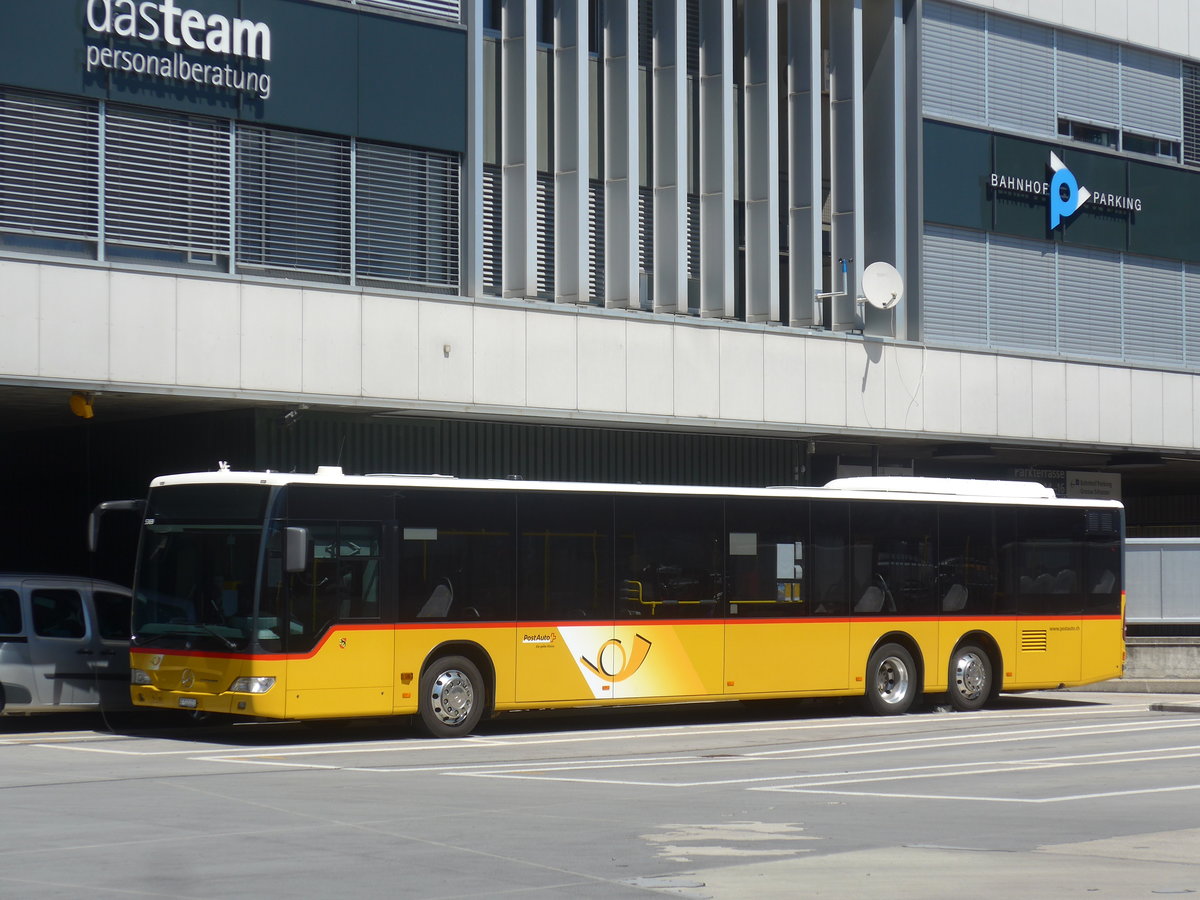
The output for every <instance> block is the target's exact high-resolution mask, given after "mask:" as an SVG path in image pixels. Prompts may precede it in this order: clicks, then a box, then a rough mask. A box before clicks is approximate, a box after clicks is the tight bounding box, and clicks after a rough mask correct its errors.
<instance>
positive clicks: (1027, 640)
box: [1021, 631, 1049, 653]
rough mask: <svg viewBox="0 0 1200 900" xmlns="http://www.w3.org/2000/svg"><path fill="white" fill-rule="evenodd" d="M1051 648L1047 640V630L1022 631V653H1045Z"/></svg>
mask: <svg viewBox="0 0 1200 900" xmlns="http://www.w3.org/2000/svg"><path fill="white" fill-rule="evenodd" d="M1048 649H1049V643H1048V640H1047V632H1045V631H1022V632H1021V652H1022V653H1039V652H1041V653H1044V652H1045V651H1046V650H1048Z"/></svg>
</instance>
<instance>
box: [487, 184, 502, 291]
mask: <svg viewBox="0 0 1200 900" xmlns="http://www.w3.org/2000/svg"><path fill="white" fill-rule="evenodd" d="M502 200H503V186H502V183H501V178H500V167H499V166H484V167H483V289H484V291H485V292H486V293H489V294H499V293H500V292H501V290H502V289H503V286H504V282H503V277H504V270H503V260H504V257H503V255H502V254H503V252H504V245H503V243H502V241H503V237H502V236H503V230H502V229H501V224H500V223H501V212H502Z"/></svg>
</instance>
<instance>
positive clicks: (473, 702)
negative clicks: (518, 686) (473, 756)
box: [417, 656, 487, 738]
mask: <svg viewBox="0 0 1200 900" xmlns="http://www.w3.org/2000/svg"><path fill="white" fill-rule="evenodd" d="M486 701H487V696H486V688H485V686H484V683H483V676H481V675H480V674H479V669H478V668H477V667H476V665H475V664H474V663H473V662H471V660H469V659H467V658H466V657H465V656H443V657H441V658H440V659H437V660H434V662H433V663H432V664H431V665H430V666H429V667H428V668H426V669H425V671H424V672H422V673H421V697H420V700H419V702H418V704H417V707H418V710H419V712H420V715H421V725H422V727H423V728H424V729H425V731H426V732H427V733H428V734H429V735H430V736H431V737H439V738H445V737H460V736H462V735H464V734H470V733H471V731H472V730H473V729H474V728H475V726H476V725H478V724H479V719H480V717H481V716H482V715H483V709H484V706H485V705H486Z"/></svg>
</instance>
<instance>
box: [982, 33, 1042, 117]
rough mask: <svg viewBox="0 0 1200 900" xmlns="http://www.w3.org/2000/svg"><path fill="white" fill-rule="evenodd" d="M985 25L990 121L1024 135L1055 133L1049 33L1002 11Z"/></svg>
mask: <svg viewBox="0 0 1200 900" xmlns="http://www.w3.org/2000/svg"><path fill="white" fill-rule="evenodd" d="M988 24H989V28H988V58H987V67H988V96H987V107H988V120H989V122H990V123H991V124H992V125H995V126H997V127H1000V128H1012V129H1014V130H1017V131H1023V132H1027V133H1029V134H1036V135H1045V136H1052V135H1055V134H1057V133H1058V121H1057V118H1056V116H1055V113H1054V91H1053V90H1052V89H1051V85H1053V84H1054V32H1053V31H1052V30H1050V29H1049V28H1045V27H1043V26H1041V25H1034V24H1032V23H1030V22H1021V21H1018V20H1016V19H1008V18H1005V17H1003V16H992V17H991V18H990V20H989V23H988Z"/></svg>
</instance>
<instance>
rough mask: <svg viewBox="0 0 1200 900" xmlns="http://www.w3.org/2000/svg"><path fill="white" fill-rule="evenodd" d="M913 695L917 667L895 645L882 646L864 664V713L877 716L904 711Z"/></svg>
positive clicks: (910, 704) (915, 691)
mask: <svg viewBox="0 0 1200 900" xmlns="http://www.w3.org/2000/svg"><path fill="white" fill-rule="evenodd" d="M916 694H917V667H916V664H915V663H914V662H913V658H912V654H911V653H909V652H908V651H907V650H905V649H904V648H903V647H901V646H900V645H899V644H884V645H883V646H882V647H880V648H879V649H878V650H876V651H875V652H874V653H872V654H871V658H870V659H869V660H868V661H867V692H866V696H865V697H864V698H863V699H864V701H865V703H866V706H867V710H868V711H869V712H872V713H874V714H875V715H877V716H899V715H902V714H904V713H906V712H908V710H909V708H910V707H912V705H913V700H914V699H915V698H916Z"/></svg>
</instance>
